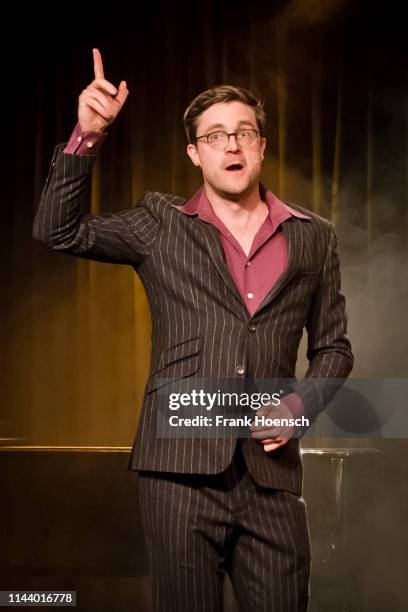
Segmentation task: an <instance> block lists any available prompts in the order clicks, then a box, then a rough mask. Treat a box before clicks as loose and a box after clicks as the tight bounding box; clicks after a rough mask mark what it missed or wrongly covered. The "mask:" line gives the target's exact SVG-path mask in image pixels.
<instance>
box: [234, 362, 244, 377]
mask: <svg viewBox="0 0 408 612" xmlns="http://www.w3.org/2000/svg"><path fill="white" fill-rule="evenodd" d="M235 373H236V374H239V375H240V376H243V375H244V374H245V367H244V366H243V365H239V366H237V367H236V368H235Z"/></svg>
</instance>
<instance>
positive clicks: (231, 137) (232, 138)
mask: <svg viewBox="0 0 408 612" xmlns="http://www.w3.org/2000/svg"><path fill="white" fill-rule="evenodd" d="M226 149H227V151H237V150H238V149H239V144H238V139H237V135H236V134H228V142H227V146H226Z"/></svg>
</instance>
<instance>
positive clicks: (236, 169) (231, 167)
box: [225, 163, 244, 172]
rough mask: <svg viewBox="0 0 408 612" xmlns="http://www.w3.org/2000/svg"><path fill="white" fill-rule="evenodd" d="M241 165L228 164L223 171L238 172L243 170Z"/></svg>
mask: <svg viewBox="0 0 408 612" xmlns="http://www.w3.org/2000/svg"><path fill="white" fill-rule="evenodd" d="M243 167H244V166H243V165H242V164H239V163H236V164H230V165H229V166H226V168H225V170H227V171H228V172H239V171H240V170H242V169H243Z"/></svg>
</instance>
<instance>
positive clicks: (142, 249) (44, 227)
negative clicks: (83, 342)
mask: <svg viewBox="0 0 408 612" xmlns="http://www.w3.org/2000/svg"><path fill="white" fill-rule="evenodd" d="M63 148H64V145H59V146H58V147H56V149H55V152H54V156H53V159H52V162H51V168H50V171H49V174H48V177H47V180H46V183H45V185H44V189H43V192H42V195H41V200H40V204H39V208H38V211H37V214H36V217H35V220H34V228H33V235H34V237H35V238H36V239H37V240H40V241H41V242H43V243H44V244H46V245H47V246H49V247H51V248H52V249H54V250H56V251H61V252H63V253H69V254H72V255H76V256H78V257H83V258H87V259H93V260H97V261H102V262H110V263H120V264H128V265H131V266H132V267H133V268H134V269H135V270H136V271H137V273H138V274H139V276H140V278H141V280H142V282H143V285H144V287H145V289H146V293H147V297H148V300H149V303H150V308H151V314H152V358H151V373H150V377H149V379H148V382H147V386H146V390H145V398H144V405H143V410H142V415H141V419H140V422H139V428H138V432H137V435H136V439H135V443H134V445H133V450H132V454H131V458H130V461H129V465H128V469H135V470H140V469H142V470H153V471H166V472H182V473H206V474H211V473H218V472H221V471H223V470H224V469H225V468H226V467H227V466H228V465H229V463H230V461H231V459H232V456H233V452H234V449H235V445H236V439H234V438H231V439H197V438H196V439H184V438H183V439H165V438H159V437H157V436H156V416H157V393H158V387H159V385H160V384H161V379H163V378H168V379H173V380H177V379H183V378H186V377H197V378H200V379H211V378H237V377H239V374H238V373H237V366H243V367H244V376H245V377H250V378H258V379H273V378H292V377H294V375H295V366H296V359H297V351H298V347H299V342H300V339H301V336H302V332H303V328H304V327H306V329H307V331H308V352H307V355H308V359H309V368H308V370H307V374H306V377H305V379H304V380H303V381H300V382H299V384H298V385H297V392H298V393H299V394H300V395H301V397H302V400H303V403H304V406H305V410H306V415H307V416H309V417H310V418H312V419H313V418H315V416H316V415H317V414H318V413H319V412H320V411H321V410H322V409H323V408H324V398H323V397H322V393H321V392H320V391H319V389H318V388H317V387H316V386H314V385H313V384H307V383H310V382H311V380H312V379H313V378H317V377H321V378H345V377H347V376H348V374H349V372H350V371H351V369H352V364H353V356H352V352H351V347H350V342H349V340H348V339H347V336H346V314H345V300H344V297H343V295H342V294H341V292H340V271H339V258H338V254H337V250H336V237H335V233H334V229H333V226H332V224H331V223H330V222H328V221H327V220H325V219H323V218H321V217H319V216H317V215H315V214H313V213H311V212H310V211H306V210H304V209H303V208H301V207H297V206H294V205H293V204H292V203H291V206H294V208H297V209H298V210H300V211H301V212H304V213H306V214H307V215H308V216H309V217H310V218H309V219H300V218H296V217H291V218H290V219H288V220H287V221H285V222H284V223H283V231H284V235H285V237H286V240H287V244H288V267H287V270H286V271H285V273H284V274H283V275H282V276H281V277H280V278H279V279H278V281H277V283H276V285H275V286H274V287H273V288H272V289H271V291H270V293H269V294H268V295H267V296H266V298H265V299H264V301H263V303H262V304H261V306H260V307H259V308H258V310H257V312H256V313H255V314H254V315H253V316H252V317H251V316H250V315H249V313H248V311H247V310H246V307H245V305H244V303H243V301H242V299H241V296H240V294H239V292H238V290H237V287H236V286H235V284H234V281H233V279H232V277H231V275H230V273H229V270H228V268H227V266H226V263H225V261H224V257H223V250H222V244H221V241H220V238H219V235H218V231H217V229H216V228H215V227H214V226H212V225H211V224H207V223H205V222H203V221H202V220H200V219H199V217H198V216H189V215H185V214H183V213H182V212H180V211H179V210H177V208H176V206H182V205H183V204H184V203H185V200H184V199H183V198H179V197H176V196H172V195H165V194H162V193H150V192H149V193H146V194H145V195H144V196H143V198H142V199H141V201H140V202H139V204H138V206H136V207H135V208H132V209H130V210H125V211H123V212H119V213H117V214H99V215H91V214H83V213H81V212H80V205H81V203H82V201H83V200H84V199H85V200H86V199H87V197H88V196H87V194H88V193H89V190H88V189H87V186H89V178H90V174H91V169H92V166H93V163H94V161H95V157H94V156H75V155H71V154H67V153H63V152H62V150H63ZM238 371H241V372H242V369H241V370H238ZM242 447H243V452H244V456H245V460H246V463H247V466H248V469H249V471H250V472H251V474H252V475H253V477H254V478H255V479H256V480H257V482H258V483H259V484H261V485H264V486H270V487H276V488H281V489H285V490H288V491H293V492H294V493H296V494H301V490H302V461H301V457H300V451H299V440H298V439H296V438H293V439H291V440H290V441H289V442H288V443H287V444H286V445H284V446H283V447H281V448H279V449H278V450H277V451H275V452H272V453H265V452H264V450H263V448H262V447H261V446H260V444H259V443H258V442H255V441H254V440H252V439H250V438H249V439H245V440H244V441H243V443H242Z"/></svg>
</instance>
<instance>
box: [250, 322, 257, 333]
mask: <svg viewBox="0 0 408 612" xmlns="http://www.w3.org/2000/svg"><path fill="white" fill-rule="evenodd" d="M248 329H249V331H250V332H254V331H256V325H255V323H250V324H249V325H248Z"/></svg>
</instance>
